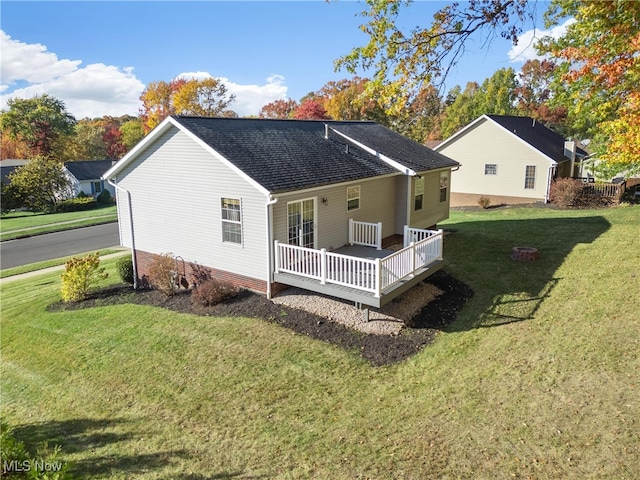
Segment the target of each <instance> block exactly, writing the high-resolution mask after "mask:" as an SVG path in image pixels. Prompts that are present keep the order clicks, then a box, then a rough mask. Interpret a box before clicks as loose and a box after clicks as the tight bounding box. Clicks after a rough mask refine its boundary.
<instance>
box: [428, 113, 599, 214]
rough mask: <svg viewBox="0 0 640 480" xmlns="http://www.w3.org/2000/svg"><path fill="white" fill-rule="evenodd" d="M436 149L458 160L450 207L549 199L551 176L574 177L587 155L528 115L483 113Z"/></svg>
mask: <svg viewBox="0 0 640 480" xmlns="http://www.w3.org/2000/svg"><path fill="white" fill-rule="evenodd" d="M435 150H436V151H437V152H439V153H442V154H444V155H446V156H447V157H450V158H452V159H455V160H456V161H458V162H460V164H461V167H460V169H459V170H457V171H456V172H455V173H454V174H453V177H452V180H451V205H452V206H466V205H478V200H479V199H480V197H483V196H484V197H488V198H489V200H490V201H491V204H493V205H496V204H503V203H504V204H517V203H535V202H548V201H549V190H550V186H551V182H552V180H553V179H555V178H558V177H572V176H574V174H575V172H576V170H577V168H576V167H577V166H579V163H580V160H581V158H583V157H585V156H586V155H587V154H586V152H584V151H583V150H581V149H579V148H576V147H575V143H574V142H566V141H565V139H564V138H563V137H562V136H561V135H559V134H558V133H556V132H554V131H553V130H551V129H549V128H547V127H545V126H544V125H542V124H541V123H540V122H538V121H536V120H534V119H533V118H530V117H515V116H505V115H482V116H481V117H479V118H477V119H476V120H474V121H473V122H471V123H470V124H469V125H467V126H466V127H464V128H463V129H461V130H460V131H458V132H457V133H456V134H454V135H452V136H451V137H449V138H448V139H446V140H445V141H443V142H442V143H440V144H439V145H438V146H436V147H435Z"/></svg>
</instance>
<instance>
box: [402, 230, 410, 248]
mask: <svg viewBox="0 0 640 480" xmlns="http://www.w3.org/2000/svg"><path fill="white" fill-rule="evenodd" d="M408 245H409V225H405V226H404V235H403V236H402V248H407V246H408Z"/></svg>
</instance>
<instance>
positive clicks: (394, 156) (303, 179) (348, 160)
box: [172, 116, 459, 193]
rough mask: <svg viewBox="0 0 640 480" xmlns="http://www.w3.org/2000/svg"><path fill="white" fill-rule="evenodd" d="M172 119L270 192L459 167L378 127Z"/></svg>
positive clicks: (349, 123)
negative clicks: (406, 172) (403, 172)
mask: <svg viewBox="0 0 640 480" xmlns="http://www.w3.org/2000/svg"><path fill="white" fill-rule="evenodd" d="M172 118H173V119H174V120H175V121H176V122H178V123H179V124H180V125H181V126H182V127H183V128H185V129H186V130H188V131H189V132H191V133H192V134H194V135H195V136H196V137H198V138H199V139H200V140H201V141H203V142H204V143H205V144H206V145H208V146H209V147H211V148H212V149H213V150H215V151H216V152H219V153H220V154H222V155H223V156H224V157H225V158H226V159H227V160H228V161H229V162H231V163H232V164H233V165H235V166H236V167H237V168H239V169H240V170H241V171H242V172H244V173H245V174H246V175H248V176H249V177H251V178H252V179H253V180H254V181H255V182H257V183H258V184H260V185H261V186H262V187H264V188H265V189H266V190H268V191H269V192H271V193H283V192H288V191H294V190H301V189H306V188H312V187H319V186H324V185H330V184H334V183H340V182H346V181H352V180H360V179H364V178H370V177H375V176H380V175H387V174H393V173H399V171H400V170H399V168H398V166H397V165H395V166H394V165H393V163H394V162H396V163H398V164H400V165H401V166H402V167H404V170H407V169H410V170H411V171H414V172H420V171H427V170H434V169H439V168H448V167H455V166H458V165H459V164H458V162H456V161H455V160H452V159H450V158H448V157H446V156H444V155H442V154H440V153H437V152H434V151H433V150H431V149H429V148H427V147H425V146H424V145H421V144H419V143H417V142H414V141H413V140H411V139H409V138H406V137H404V136H403V135H400V134H398V133H395V132H393V131H392V130H390V129H388V128H386V127H384V126H382V125H379V124H377V123H375V122H338V121H319V120H269V119H251V118H207V117H187V116H174V117H172ZM327 127H328V128H327ZM327 133H328V138H325V135H327ZM345 136H346V137H348V138H345ZM384 158H386V159H387V160H391V163H390V162H388V161H385V160H384Z"/></svg>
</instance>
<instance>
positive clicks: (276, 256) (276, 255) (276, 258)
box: [273, 240, 280, 273]
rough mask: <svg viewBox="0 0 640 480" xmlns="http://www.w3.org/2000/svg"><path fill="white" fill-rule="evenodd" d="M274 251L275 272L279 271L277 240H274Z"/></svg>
mask: <svg viewBox="0 0 640 480" xmlns="http://www.w3.org/2000/svg"><path fill="white" fill-rule="evenodd" d="M275 246H276V248H275V251H274V252H273V253H274V254H273V258H274V260H275V263H276V265H275V267H276V269H275V270H276V273H280V248H279V246H278V240H276V241H275Z"/></svg>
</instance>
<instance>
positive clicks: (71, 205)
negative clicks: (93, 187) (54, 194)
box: [54, 197, 98, 212]
mask: <svg viewBox="0 0 640 480" xmlns="http://www.w3.org/2000/svg"><path fill="white" fill-rule="evenodd" d="M97 205H98V204H97V203H96V201H95V199H94V198H93V197H76V198H70V199H69V200H63V201H61V202H58V203H57V204H56V206H55V209H54V210H55V211H56V212H79V211H81V210H91V209H92V208H95V207H96V206H97Z"/></svg>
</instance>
